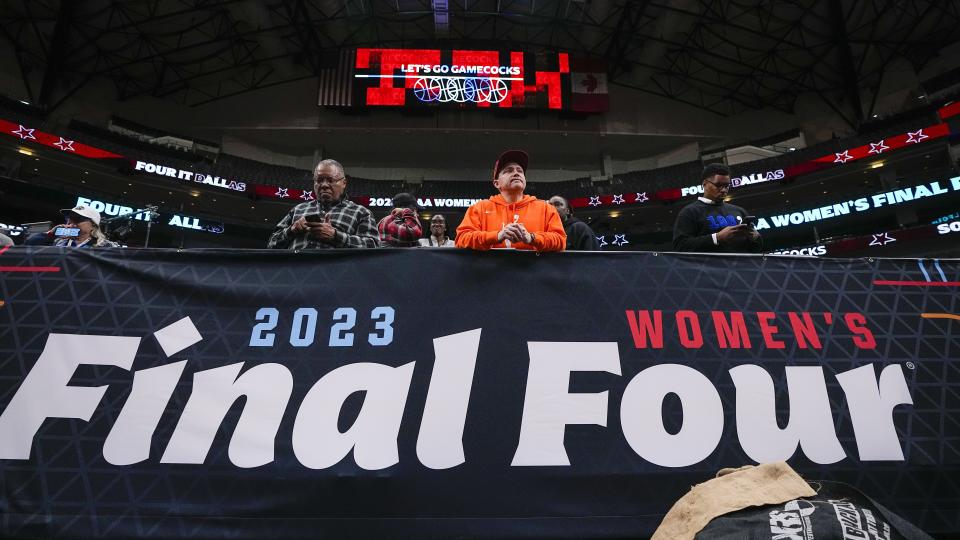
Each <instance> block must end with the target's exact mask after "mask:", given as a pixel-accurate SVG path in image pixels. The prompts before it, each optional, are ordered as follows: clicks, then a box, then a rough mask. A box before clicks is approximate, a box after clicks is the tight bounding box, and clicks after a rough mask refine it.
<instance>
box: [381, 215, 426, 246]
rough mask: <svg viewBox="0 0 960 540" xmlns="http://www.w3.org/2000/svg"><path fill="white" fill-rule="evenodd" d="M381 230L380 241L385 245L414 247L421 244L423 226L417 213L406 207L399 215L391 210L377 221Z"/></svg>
mask: <svg viewBox="0 0 960 540" xmlns="http://www.w3.org/2000/svg"><path fill="white" fill-rule="evenodd" d="M377 230H378V231H380V243H381V244H383V246H384V247H414V246H418V245H420V244H419V243H418V240H420V237H421V236H423V227H422V226H421V225H420V220H419V219H417V213H416V212H414V211H413V210H411V209H409V208H404V209H403V211H402V212H400V214H399V215H397V214H395V213H393V212H391V213H389V214H387V216H386V217H385V218H383V219H381V220H380V223H377Z"/></svg>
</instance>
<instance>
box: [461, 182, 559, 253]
mask: <svg viewBox="0 0 960 540" xmlns="http://www.w3.org/2000/svg"><path fill="white" fill-rule="evenodd" d="M507 223H523V226H524V227H526V229H527V231H529V232H531V233H533V236H534V238H533V243H532V244H526V243H523V242H512V243H511V244H510V245H509V246H508V245H507V243H506V242H505V241H504V242H499V241H497V235H498V234H499V233H500V229H502V228H503V226H504V225H506V224H507ZM566 246H567V233H565V232H564V231H563V222H561V221H560V214H558V213H557V209H556V208H554V207H553V206H551V205H550V204H548V203H547V202H545V201H541V200H539V199H537V198H536V197H534V196H533V195H524V196H523V198H521V199H520V200H519V201H517V202H515V203H513V204H509V203H507V201H505V200H504V198H503V196H502V195H494V196H492V197H490V199H489V200H486V201H480V202H478V203H475V204H474V205H473V206H471V207H470V208H468V209H467V214H466V215H465V216H463V222H461V223H460V226H459V227H457V247H459V248H467V249H478V250H484V249H490V248H502V247H512V248H516V249H532V250H536V251H563V250H564V248H565V247H566Z"/></svg>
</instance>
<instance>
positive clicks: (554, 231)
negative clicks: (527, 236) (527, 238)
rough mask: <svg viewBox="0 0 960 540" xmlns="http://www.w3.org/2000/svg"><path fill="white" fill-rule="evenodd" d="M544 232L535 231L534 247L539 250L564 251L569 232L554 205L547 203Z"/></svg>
mask: <svg viewBox="0 0 960 540" xmlns="http://www.w3.org/2000/svg"><path fill="white" fill-rule="evenodd" d="M546 214H547V215H546V216H545V217H544V226H543V229H544V230H543V232H535V233H533V247H535V248H537V251H563V250H564V249H566V248H567V233H566V231H564V230H563V221H561V220H560V214H559V213H557V209H556V208H554V207H553V206H550V205H547V211H546Z"/></svg>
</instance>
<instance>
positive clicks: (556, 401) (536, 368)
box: [512, 342, 723, 466]
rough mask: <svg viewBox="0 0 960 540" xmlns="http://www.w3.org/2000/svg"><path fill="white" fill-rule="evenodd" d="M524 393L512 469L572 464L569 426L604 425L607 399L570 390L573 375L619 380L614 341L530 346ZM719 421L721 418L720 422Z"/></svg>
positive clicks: (534, 343)
mask: <svg viewBox="0 0 960 540" xmlns="http://www.w3.org/2000/svg"><path fill="white" fill-rule="evenodd" d="M527 348H528V350H529V352H530V367H529V371H528V373H527V391H526V395H525V396H524V398H523V418H522V420H521V421H520V441H519V443H518V444H517V451H516V453H515V454H514V456H513V462H512V465H513V466H546V465H570V458H569V457H567V450H566V448H564V446H563V436H564V433H565V431H566V426H567V424H594V425H598V426H604V427H606V425H607V394H608V392H598V393H591V394H588V393H577V394H573V393H571V392H570V391H569V389H570V374H571V373H572V372H574V371H600V372H605V373H613V374H614V375H620V353H619V352H618V351H617V344H616V343H614V342H604V343H585V342H575V343H563V342H531V343H528V344H527ZM722 419H723V416H722V414H721V420H722Z"/></svg>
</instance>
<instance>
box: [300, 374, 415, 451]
mask: <svg viewBox="0 0 960 540" xmlns="http://www.w3.org/2000/svg"><path fill="white" fill-rule="evenodd" d="M413 366H414V363H413V362H410V363H409V364H405V365H402V366H400V367H396V368H394V367H390V366H384V365H381V364H372V363H367V362H362V363H357V364H349V365H346V366H343V367H339V368H337V369H335V370H333V371H331V372H330V373H328V374H326V375H324V376H323V377H321V378H320V380H319V381H317V382H316V384H314V385H313V388H311V389H310V390H309V391H308V392H307V396H306V397H305V398H304V399H303V403H302V404H301V405H300V410H299V411H297V419H296V421H295V422H294V425H293V453H294V454H295V455H296V456H297V459H298V460H300V463H302V464H303V465H305V466H306V467H309V468H311V469H324V468H327V467H331V466H333V465H335V464H337V463H339V462H340V461H341V460H342V459H343V458H344V457H346V455H347V453H349V452H350V450H351V449H353V457H354V460H356V462H357V465H358V466H360V468H362V469H366V470H378V469H385V468H387V467H389V466H391V465H394V464H396V463H397V462H398V461H399V460H400V458H399V451H398V449H397V437H399V435H400V422H401V420H402V419H403V410H404V406H405V405H406V402H407V393H408V392H409V391H410V381H411V379H412V377H413ZM360 391H365V392H366V395H365V397H364V400H363V406H362V407H361V409H360V413H359V414H358V415H357V419H356V420H355V421H354V422H353V425H352V426H350V429H348V430H347V432H346V433H341V432H340V429H339V427H338V426H337V421H338V419H339V417H340V409H341V408H342V407H343V402H344V401H345V400H346V399H347V397H349V396H350V395H351V394H353V393H354V392H360Z"/></svg>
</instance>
